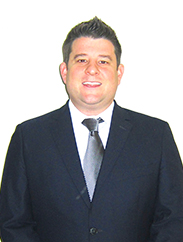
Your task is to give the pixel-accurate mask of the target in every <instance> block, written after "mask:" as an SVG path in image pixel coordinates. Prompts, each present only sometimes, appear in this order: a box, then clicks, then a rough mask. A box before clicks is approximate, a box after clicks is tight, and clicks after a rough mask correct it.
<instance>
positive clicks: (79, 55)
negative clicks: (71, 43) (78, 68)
mask: <svg viewBox="0 0 183 242" xmlns="http://www.w3.org/2000/svg"><path fill="white" fill-rule="evenodd" d="M82 56H87V55H86V54H78V55H75V56H74V60H75V59H77V58H78V57H82Z"/></svg>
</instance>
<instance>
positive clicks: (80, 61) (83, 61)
mask: <svg viewBox="0 0 183 242" xmlns="http://www.w3.org/2000/svg"><path fill="white" fill-rule="evenodd" d="M77 62H79V63H86V62H87V60H86V59H79V60H77Z"/></svg>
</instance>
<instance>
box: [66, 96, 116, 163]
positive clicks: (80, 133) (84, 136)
mask: <svg viewBox="0 0 183 242" xmlns="http://www.w3.org/2000/svg"><path fill="white" fill-rule="evenodd" d="M69 109H70V113H71V119H72V126H73V130H74V135H75V139H76V144H77V149H78V153H79V156H80V160H81V166H82V167H83V159H84V155H85V152H86V148H87V144H88V136H89V130H88V129H87V128H86V127H85V126H84V125H83V124H82V121H83V120H84V119H86V118H95V119H97V118H99V117H100V118H102V119H103V120H104V122H102V123H100V124H99V135H100V138H101V140H102V143H103V146H104V149H105V147H106V144H107V139H108V135H109V129H110V126H111V119H112V113H113V109H114V102H113V103H112V104H111V105H110V106H109V107H108V108H107V109H106V110H105V111H104V112H102V113H100V114H99V115H97V116H86V115H85V114H83V113H81V112H80V111H79V110H78V109H77V108H76V107H75V106H74V104H73V103H72V101H71V100H69Z"/></svg>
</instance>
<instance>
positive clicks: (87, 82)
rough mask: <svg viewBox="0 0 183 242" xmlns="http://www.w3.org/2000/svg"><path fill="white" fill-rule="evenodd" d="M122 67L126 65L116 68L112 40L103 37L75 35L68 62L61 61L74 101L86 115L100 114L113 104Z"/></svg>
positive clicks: (71, 97)
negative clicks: (93, 37) (76, 37)
mask: <svg viewBox="0 0 183 242" xmlns="http://www.w3.org/2000/svg"><path fill="white" fill-rule="evenodd" d="M123 71H124V67H123V65H119V67H118V68H117V60H116V55H115V50H114V46H113V44H112V43H111V42H110V41H109V40H106V39H102V38H100V39H92V38H88V37H81V38H78V39H76V40H75V41H74V42H73V45H72V51H71V53H70V57H69V62H68V66H66V64H65V63H62V64H61V65H60V72H61V76H62V79H63V81H64V83H65V85H66V88H67V92H68V94H69V97H70V99H71V101H72V102H73V104H74V105H75V106H76V108H78V109H79V110H80V111H81V112H82V113H84V114H86V115H97V114H99V113H101V112H103V111H104V110H105V109H106V108H108V107H109V106H110V104H111V103H112V101H113V100H114V96H115V93H116V90H117V87H118V85H119V84H120V81H121V78H122V75H123Z"/></svg>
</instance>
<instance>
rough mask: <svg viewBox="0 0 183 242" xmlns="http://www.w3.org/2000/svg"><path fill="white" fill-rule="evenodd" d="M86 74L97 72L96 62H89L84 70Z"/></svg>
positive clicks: (96, 73) (95, 73)
mask: <svg viewBox="0 0 183 242" xmlns="http://www.w3.org/2000/svg"><path fill="white" fill-rule="evenodd" d="M85 72H86V74H87V75H88V74H89V75H91V76H94V75H98V74H99V69H98V66H97V64H96V63H89V64H88V66H87V67H86V70H85Z"/></svg>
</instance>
